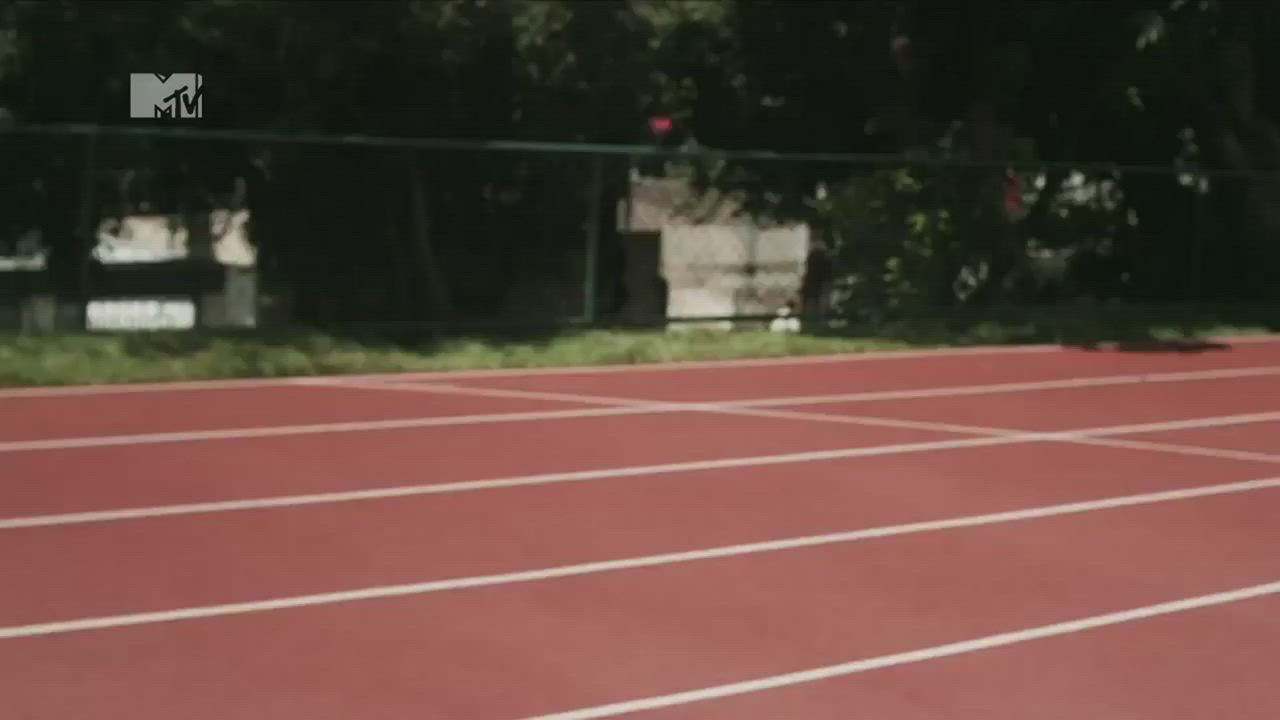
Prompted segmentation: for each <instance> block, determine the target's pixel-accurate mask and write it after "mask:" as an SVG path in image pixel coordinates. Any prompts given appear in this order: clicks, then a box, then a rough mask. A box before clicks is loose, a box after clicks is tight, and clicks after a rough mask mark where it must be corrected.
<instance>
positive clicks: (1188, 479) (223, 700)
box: [0, 338, 1280, 720]
mask: <svg viewBox="0 0 1280 720" xmlns="http://www.w3.org/2000/svg"><path fill="white" fill-rule="evenodd" d="M0 468H3V473H2V475H0V708H3V710H2V711H0V715H2V716H3V717H5V718H15V720H64V719H66V718H94V719H95V720H115V719H119V720H169V719H170V718H183V719H184V720H203V719H206V718H207V719H209V720H214V719H217V720H241V719H244V720H248V719H253V720H257V719H260V718H272V720H328V719H333V720H351V719H353V718H359V719H361V720H375V719H376V720H384V719H385V720H392V719H395V720H399V719H405V720H409V719H412V720H422V719H427V718H443V719H448V720H471V719H475V720H507V719H516V718H534V717H538V718H558V719H561V720H568V719H571V718H603V717H624V716H625V717H637V718H652V719H653V720H672V719H674V718H697V719H699V720H701V719H710V718H716V719H720V718H724V719H733V720H740V719H744V718H761V719H769V720H774V719H782V718H803V719H805V720H850V719H861V718H867V719H874V720H889V719H892V720H923V719H926V718H929V719H941V718H946V719H948V720H1013V719H1015V718H1017V719H1019V720H1021V719H1024V718H1037V719H1041V720H1056V719H1062V720H1067V719H1070V720H1078V719H1079V718H1096V719H1098V720H1108V719H1111V718H1115V719H1120V718H1124V719H1130V718H1161V720H1178V719H1187V720H1190V719H1193V718H1194V719H1196V720H1199V719H1200V718H1205V717H1231V718H1233V720H1263V719H1264V718H1265V719H1266V720H1270V719H1272V718H1276V717H1280V688H1278V687H1277V686H1276V684H1275V666H1276V662H1277V658H1278V656H1280V552H1278V551H1277V548H1278V547H1280V339H1275V338H1272V339H1268V338H1240V339H1237V340H1235V341H1224V344H1223V345H1222V346H1221V347H1214V348H1210V349H1206V350H1203V351H1200V352H1119V351H1085V350H1076V349H1064V348H1057V347H1025V348H1002V349H985V350H976V351H975V350H969V351H937V352H918V353H902V354H885V355H875V356H846V357H826V358H804V359H791V360H772V361H745V362H741V361H740V362H724V363H701V364H687V365H676V366H659V367H631V368H625V369H617V368H606V369H597V370H557V371H526V372H517V371H506V372H471V373H447V374H418V375H398V376H361V377H344V378H318V379H306V380H261V381H239V382H225V383H218V382H209V383H182V384H170V385H134V386H119V387H82V388H49V389H41V388H20V389H8V390H3V389H0Z"/></svg>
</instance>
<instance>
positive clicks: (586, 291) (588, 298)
mask: <svg viewBox="0 0 1280 720" xmlns="http://www.w3.org/2000/svg"><path fill="white" fill-rule="evenodd" d="M603 195H604V156H603V155H599V154H596V155H594V156H592V159H591V187H590V190H589V191H588V194H587V203H588V205H587V219H586V223H585V226H584V228H583V230H584V231H585V232H584V235H585V236H586V243H587V244H586V248H585V250H586V252H585V263H584V268H583V275H582V319H583V320H584V321H586V323H587V324H591V323H594V322H595V321H596V288H597V287H599V283H598V280H599V278H598V274H599V269H598V268H599V257H600V204H601V202H603Z"/></svg>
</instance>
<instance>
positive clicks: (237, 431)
mask: <svg viewBox="0 0 1280 720" xmlns="http://www.w3.org/2000/svg"><path fill="white" fill-rule="evenodd" d="M683 410H685V408H683V407H681V406H679V405H675V404H669V405H662V404H659V403H653V404H651V405H646V406H643V407H639V406H625V407H620V406H614V407H606V408H575V409H572V410H535V411H530V412H514V413H489V414H481V415H444V416H434V417H411V418H396V419H392V420H357V421H352V422H337V423H314V424H309V425H266V426H261V427H244V428H227V429H220V430H187V431H181V432H161V433H140V434H136V435H89V436H84V437H67V438H48V439H43V440H9V441H4V442H0V453H9V452H27V451H33V450H67V449H71V448H89V447H106V446H116V445H154V444H159V443H181V442H197V441H202V440H232V439H238V438H261V437H285V436H289V435H315V434H319V433H346V432H372V431H378V430H405V429H412V428H428V427H445V426H451V425H483V424H488V423H509V422H527V421H536V420H565V419H572V418H588V417H608V416H611V415H640V414H647V413H658V412H680V411H683Z"/></svg>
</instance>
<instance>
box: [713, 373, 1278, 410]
mask: <svg viewBox="0 0 1280 720" xmlns="http://www.w3.org/2000/svg"><path fill="white" fill-rule="evenodd" d="M1275 375H1280V366H1275V365H1264V366H1257V367H1246V368H1229V369H1219V370H1195V371H1187V372H1169V373H1133V374H1129V375H1104V376H1099V377H1077V378H1062V379H1060V380H1032V381H1027V382H1011V383H992V384H988V385H954V386H950V387H934V388H920V389H916V390H885V391H875V392H855V393H843V394H835V395H810V396H805V395H796V396H792V397H774V398H760V399H758V400H740V401H730V402H727V403H722V404H724V405H732V406H734V407H770V406H774V405H830V404H836V403H855V402H872V401H876V400H916V399H921V398H938V397H964V396H969V395H999V394H1004V393H1016V392H1035V391H1042V390H1075V389H1081V388H1095V387H1111V386H1114V385H1141V384H1145V383H1178V382H1196V381H1202V380H1232V379H1239V378H1251V377H1270V376H1275Z"/></svg>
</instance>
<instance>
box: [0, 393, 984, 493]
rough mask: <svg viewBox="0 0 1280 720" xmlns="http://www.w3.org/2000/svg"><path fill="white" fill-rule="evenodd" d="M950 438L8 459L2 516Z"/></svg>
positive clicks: (294, 446) (689, 420)
mask: <svg viewBox="0 0 1280 720" xmlns="http://www.w3.org/2000/svg"><path fill="white" fill-rule="evenodd" d="M410 394H416V393H410ZM956 437H964V436H960V435H956V434H954V433H939V432H931V431H921V430H908V429H899V428H879V427H853V426H848V425H837V424H821V423H807V422H798V421H794V420H778V419H770V418H757V417H724V416H716V415H710V414H704V413H667V414H661V415H630V416H612V417H596V418H574V419H567V420H557V421H555V422H535V423H521V424H520V427H519V428H518V429H517V428H514V427H503V428H499V427H497V426H486V425H474V426H444V427H434V428H421V429H414V430H383V431H377V432H366V433H340V434H336V435H331V436H323V437H322V436H317V435H307V436H292V437H275V438H241V439H234V440H211V441H205V442H200V443H180V444H172V445H154V446H143V445H139V446H121V447H95V448H77V449H64V450H46V451H31V452H20V453H9V454H6V455H5V456H4V457H3V462H4V466H5V470H6V472H5V476H4V477H3V478H0V515H3V516H4V517H20V516H25V515H42V514H51V513H66V512H81V511H89V510H102V509H109V508H121V507H136V506H150V505H159V504H174V503H190V502H204V501H213V500H234V499H242V498H253V497H271V496H278V495H292V494H301V493H315V492H329V491H341V490H360V489H367V488H381V487H390V486H396V485H406V484H424V483H450V482H460V481H467V480H483V479H487V478H494V477H511V476H520V475H530V474H535V473H545V472H559V471H570V470H589V469H603V468H613V467H619V466H628V465H651V464H655V463H663V462H679V461H688V460H708V459H716V458H734V457H742V456H743V454H744V453H746V454H751V455H756V454H760V455H764V454H771V453H791V452H801V451H806V450H828V449H836V448H849V447H870V446H876V445H892V444H899V443H915V442H927V441H933V440H943V439H950V438H956Z"/></svg>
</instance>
